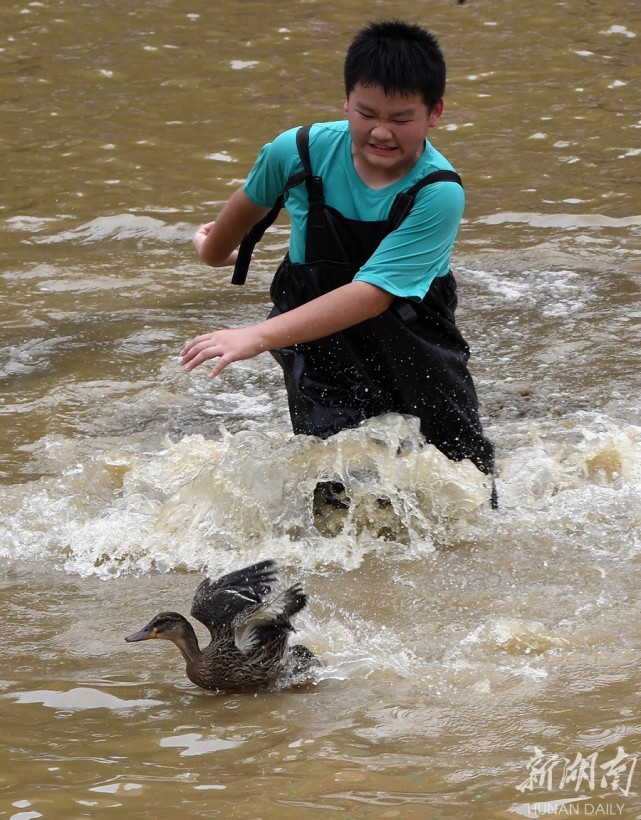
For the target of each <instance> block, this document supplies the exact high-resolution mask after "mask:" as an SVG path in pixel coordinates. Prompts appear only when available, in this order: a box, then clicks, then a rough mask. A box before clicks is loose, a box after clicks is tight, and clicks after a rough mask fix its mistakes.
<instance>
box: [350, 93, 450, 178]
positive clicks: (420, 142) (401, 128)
mask: <svg viewBox="0 0 641 820" xmlns="http://www.w3.org/2000/svg"><path fill="white" fill-rule="evenodd" d="M344 109H345V111H346V112H347V121H348V123H349V130H350V134H351V137H352V155H353V158H354V167H355V168H356V171H357V173H358V175H359V176H360V177H361V179H362V180H363V182H364V183H365V184H366V185H369V186H370V187H371V188H383V187H385V186H386V185H391V184H392V183H393V182H396V181H397V180H399V179H401V178H402V177H404V176H405V174H407V173H408V171H409V170H410V169H411V168H412V167H413V166H414V165H415V164H416V162H417V161H418V159H419V157H420V156H421V154H422V153H423V150H424V148H425V137H426V135H427V132H428V130H429V129H430V128H431V127H433V126H434V125H436V123H437V122H438V121H439V119H440V117H441V114H442V113H443V100H439V102H438V103H437V104H436V105H435V106H434V108H432V110H431V111H430V110H429V109H428V108H427V106H426V105H425V103H424V102H423V98H422V96H421V95H420V94H410V95H407V96H406V95H404V94H391V95H387V94H385V92H384V91H383V89H382V88H381V87H380V86H364V85H361V84H360V83H358V84H357V85H356V86H355V87H354V89H353V90H352V91H351V92H350V94H349V96H348V97H347V100H346V101H345V105H344Z"/></svg>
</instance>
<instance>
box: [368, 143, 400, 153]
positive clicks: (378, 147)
mask: <svg viewBox="0 0 641 820" xmlns="http://www.w3.org/2000/svg"><path fill="white" fill-rule="evenodd" d="M369 147H370V148H371V149H372V150H373V151H380V152H381V153H383V154H391V153H392V152H393V151H396V148H395V147H394V146H392V145H377V144H376V143H375V142H370V143H369Z"/></svg>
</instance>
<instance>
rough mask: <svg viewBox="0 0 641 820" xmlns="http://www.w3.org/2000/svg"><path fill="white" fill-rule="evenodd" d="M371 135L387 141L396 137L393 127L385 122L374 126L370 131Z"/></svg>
mask: <svg viewBox="0 0 641 820" xmlns="http://www.w3.org/2000/svg"><path fill="white" fill-rule="evenodd" d="M370 133H371V135H372V136H373V137H375V138H376V139H378V140H381V141H382V142H386V141H387V140H391V139H392V138H393V137H394V134H393V133H392V131H391V129H390V128H389V127H388V126H387V125H385V123H384V122H379V123H377V124H376V125H375V126H374V128H372V130H371V131H370Z"/></svg>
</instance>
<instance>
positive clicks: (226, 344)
mask: <svg viewBox="0 0 641 820" xmlns="http://www.w3.org/2000/svg"><path fill="white" fill-rule="evenodd" d="M265 349H266V347H265V343H264V341H263V339H262V336H261V334H260V332H259V331H258V330H257V328H256V326H253V325H250V326H249V327H241V328H232V329H227V330H214V331H212V332H211V333H205V334H203V335H202V336H197V337H196V338H195V339H193V340H192V341H191V342H189V343H188V344H186V345H185V347H184V348H183V349H182V350H181V351H180V364H181V366H182V367H183V368H184V369H185V370H186V371H188V372H189V371H191V370H193V369H194V368H196V367H198V365H200V364H202V363H203V362H206V361H208V360H209V359H216V358H217V359H218V361H217V362H216V365H215V367H214V369H213V370H212V371H211V373H210V374H209V378H210V379H213V378H215V377H216V376H218V374H219V373H222V371H223V370H224V369H225V368H226V367H227V365H228V364H231V362H237V361H240V360H241V359H251V358H253V357H254V356H257V355H258V354H259V353H262V352H263V351H264V350H265Z"/></svg>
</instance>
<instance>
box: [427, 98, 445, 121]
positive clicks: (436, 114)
mask: <svg viewBox="0 0 641 820" xmlns="http://www.w3.org/2000/svg"><path fill="white" fill-rule="evenodd" d="M444 108H445V100H444V99H443V98H442V97H441V99H440V100H439V101H438V102H437V103H436V105H435V106H434V108H433V109H432V110H431V111H430V119H429V122H428V125H429V127H430V128H434V126H435V125H437V124H438V121H439V120H440V119H441V115H442V114H443V109H444Z"/></svg>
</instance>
